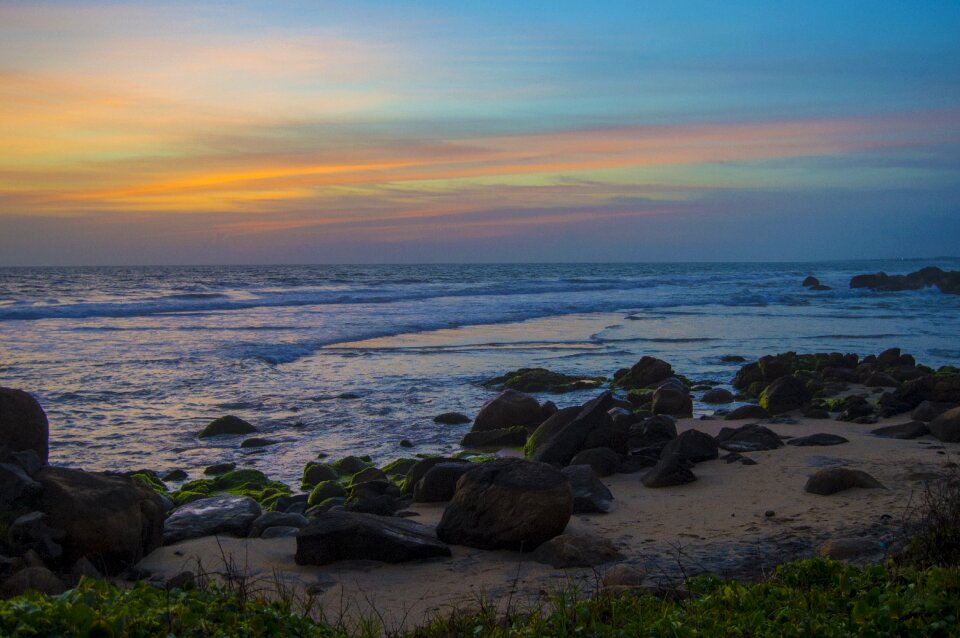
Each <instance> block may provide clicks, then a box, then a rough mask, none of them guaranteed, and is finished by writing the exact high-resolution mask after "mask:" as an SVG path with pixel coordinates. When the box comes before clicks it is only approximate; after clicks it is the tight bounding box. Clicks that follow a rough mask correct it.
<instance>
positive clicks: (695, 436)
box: [660, 430, 720, 463]
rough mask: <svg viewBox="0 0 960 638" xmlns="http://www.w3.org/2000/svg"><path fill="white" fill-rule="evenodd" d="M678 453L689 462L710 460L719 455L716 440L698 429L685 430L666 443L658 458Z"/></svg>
mask: <svg viewBox="0 0 960 638" xmlns="http://www.w3.org/2000/svg"><path fill="white" fill-rule="evenodd" d="M675 455H679V456H681V457H683V458H685V459H686V460H688V461H690V462H691V463H702V462H703V461H710V460H712V459H715V458H717V457H718V456H719V455H720V452H719V449H718V447H717V442H716V441H715V440H714V438H713V437H712V436H710V435H709V434H706V433H704V432H701V431H699V430H686V431H685V432H681V433H680V436H678V437H677V438H675V439H674V440H672V441H670V442H669V443H667V445H666V446H665V447H664V448H663V451H662V452H661V454H660V458H669V457H671V456H675Z"/></svg>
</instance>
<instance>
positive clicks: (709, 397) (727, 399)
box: [700, 388, 733, 405]
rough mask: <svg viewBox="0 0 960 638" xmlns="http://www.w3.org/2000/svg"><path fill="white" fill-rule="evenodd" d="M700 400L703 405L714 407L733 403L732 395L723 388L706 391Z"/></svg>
mask: <svg viewBox="0 0 960 638" xmlns="http://www.w3.org/2000/svg"><path fill="white" fill-rule="evenodd" d="M700 400H701V401H703V402H704V403H710V404H714V405H715V404H718V403H731V402H732V401H733V393H732V392H730V390H726V389H724V388H712V389H710V390H707V391H706V392H705V393H704V395H703V398H701V399H700Z"/></svg>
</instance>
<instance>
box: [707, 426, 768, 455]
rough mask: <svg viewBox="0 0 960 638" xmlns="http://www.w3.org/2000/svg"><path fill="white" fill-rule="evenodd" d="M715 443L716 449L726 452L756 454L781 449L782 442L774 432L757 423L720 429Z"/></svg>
mask: <svg viewBox="0 0 960 638" xmlns="http://www.w3.org/2000/svg"><path fill="white" fill-rule="evenodd" d="M716 441H717V446H718V447H720V448H722V449H724V450H727V451H728V452H758V451H761V450H775V449H777V448H779V447H783V440H782V439H781V438H780V436H779V435H778V434H777V433H776V432H774V431H773V430H771V429H770V428H768V427H765V426H762V425H759V424H757V423H750V424H748V425H744V426H741V427H739V428H721V429H720V432H719V433H718V434H717V438H716Z"/></svg>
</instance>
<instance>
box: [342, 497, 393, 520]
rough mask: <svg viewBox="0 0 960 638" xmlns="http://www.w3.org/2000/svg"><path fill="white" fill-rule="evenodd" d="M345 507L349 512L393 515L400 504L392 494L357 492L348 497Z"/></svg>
mask: <svg viewBox="0 0 960 638" xmlns="http://www.w3.org/2000/svg"><path fill="white" fill-rule="evenodd" d="M343 507H344V509H345V510H347V511H348V512H359V513H363V514H376V515H377V516H393V514H394V512H396V511H397V510H398V509H399V507H400V506H399V504H398V503H397V499H396V498H395V497H393V496H392V495H390V494H355V495H352V496H350V498H348V499H347V501H346V502H345V503H344V504H343Z"/></svg>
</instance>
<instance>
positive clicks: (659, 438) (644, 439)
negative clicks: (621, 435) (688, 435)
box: [627, 414, 677, 450]
mask: <svg viewBox="0 0 960 638" xmlns="http://www.w3.org/2000/svg"><path fill="white" fill-rule="evenodd" d="M629 434H630V436H629V439H627V444H628V447H629V449H631V450H637V449H640V448H648V447H661V448H662V447H663V446H664V445H666V444H667V443H669V442H670V441H672V440H673V439H675V438H677V424H676V421H674V420H673V418H672V417H670V416H669V415H665V414H661V415H656V416H652V417H649V418H647V419H644V420H643V421H641V422H640V423H634V424H633V425H631V426H630V432H629Z"/></svg>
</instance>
